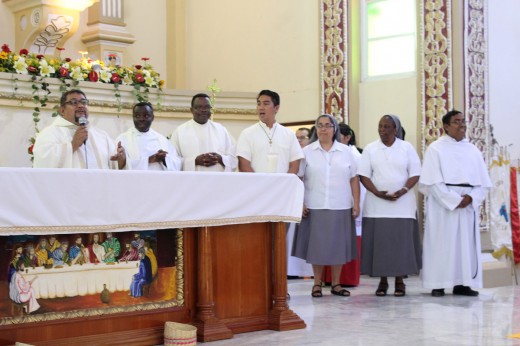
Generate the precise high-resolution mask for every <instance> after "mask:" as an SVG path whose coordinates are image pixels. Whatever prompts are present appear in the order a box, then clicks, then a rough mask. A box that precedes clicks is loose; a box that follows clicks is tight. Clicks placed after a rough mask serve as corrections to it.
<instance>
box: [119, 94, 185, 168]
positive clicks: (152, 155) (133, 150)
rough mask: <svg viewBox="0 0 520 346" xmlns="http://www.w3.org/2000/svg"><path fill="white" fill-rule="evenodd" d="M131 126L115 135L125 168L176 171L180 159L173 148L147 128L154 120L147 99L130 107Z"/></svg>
mask: <svg viewBox="0 0 520 346" xmlns="http://www.w3.org/2000/svg"><path fill="white" fill-rule="evenodd" d="M132 116H133V120H134V127H132V128H130V129H128V130H127V131H126V132H124V133H122V134H120V135H119V137H117V141H118V142H120V143H121V145H122V146H123V148H125V150H126V153H127V162H128V166H129V167H128V169H132V170H154V171H179V170H180V169H181V159H180V157H179V155H177V151H176V150H175V148H174V147H173V146H172V145H171V143H170V142H169V141H168V139H166V137H165V136H163V135H162V134H160V133H159V132H157V131H155V130H153V129H151V128H150V127H151V126H152V122H153V120H154V113H153V107H152V105H151V104H150V103H149V102H139V103H137V104H135V105H134V107H133V109H132Z"/></svg>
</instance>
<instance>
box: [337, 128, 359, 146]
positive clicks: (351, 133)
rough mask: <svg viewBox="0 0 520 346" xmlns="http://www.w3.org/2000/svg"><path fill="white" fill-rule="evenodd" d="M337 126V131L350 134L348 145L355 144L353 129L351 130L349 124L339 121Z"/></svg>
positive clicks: (344, 134)
mask: <svg viewBox="0 0 520 346" xmlns="http://www.w3.org/2000/svg"><path fill="white" fill-rule="evenodd" d="M338 126H339V132H340V133H341V134H342V135H343V136H350V140H349V141H348V145H353V146H356V133H355V132H354V130H352V128H351V127H350V126H348V125H347V124H344V123H341V124H339V125H338Z"/></svg>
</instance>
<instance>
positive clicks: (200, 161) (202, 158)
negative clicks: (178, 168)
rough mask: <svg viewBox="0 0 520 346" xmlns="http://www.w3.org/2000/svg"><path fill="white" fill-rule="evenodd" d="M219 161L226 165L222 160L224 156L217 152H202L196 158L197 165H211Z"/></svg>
mask: <svg viewBox="0 0 520 346" xmlns="http://www.w3.org/2000/svg"><path fill="white" fill-rule="evenodd" d="M217 163H220V164H221V165H224V164H223V162H222V156H221V155H219V154H217V153H206V154H200V155H199V156H197V157H196V158H195V165H197V166H204V167H211V166H215V165H216V164H217Z"/></svg>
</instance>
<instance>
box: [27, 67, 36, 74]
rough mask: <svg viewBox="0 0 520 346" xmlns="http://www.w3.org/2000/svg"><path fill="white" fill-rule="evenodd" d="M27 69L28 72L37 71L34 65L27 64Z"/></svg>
mask: <svg viewBox="0 0 520 346" xmlns="http://www.w3.org/2000/svg"><path fill="white" fill-rule="evenodd" d="M27 70H28V71H29V73H37V72H38V69H37V68H36V67H34V66H29V67H28V68H27Z"/></svg>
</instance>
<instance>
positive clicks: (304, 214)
mask: <svg viewBox="0 0 520 346" xmlns="http://www.w3.org/2000/svg"><path fill="white" fill-rule="evenodd" d="M359 210H360V208H359V206H358V205H357V206H356V205H355V206H353V207H352V218H354V219H355V218H357V217H358V216H359ZM309 212H310V210H309V208H307V206H306V205H303V210H302V217H303V218H306V217H307V216H309Z"/></svg>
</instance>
